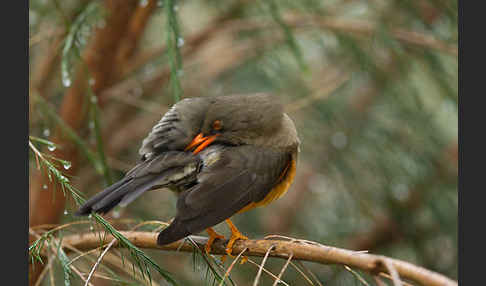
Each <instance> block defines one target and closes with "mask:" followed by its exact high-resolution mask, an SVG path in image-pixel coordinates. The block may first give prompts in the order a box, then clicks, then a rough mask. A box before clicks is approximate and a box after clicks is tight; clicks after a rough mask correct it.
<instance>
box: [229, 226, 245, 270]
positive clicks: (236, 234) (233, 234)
mask: <svg viewBox="0 0 486 286" xmlns="http://www.w3.org/2000/svg"><path fill="white" fill-rule="evenodd" d="M226 223H227V224H228V226H229V227H230V229H231V237H230V240H229V241H228V244H227V245H226V253H227V254H228V255H229V256H231V257H233V258H234V257H235V256H234V255H232V252H233V244H234V243H235V241H237V240H238V239H243V240H246V239H248V237H247V236H245V235H243V234H242V233H241V232H240V231H239V230H238V229H237V228H236V226H235V225H234V224H233V223H232V222H231V220H229V219H227V220H226ZM247 260H248V258H247V257H245V256H243V257H242V258H241V262H240V264H243V263H245V262H246V261H247Z"/></svg>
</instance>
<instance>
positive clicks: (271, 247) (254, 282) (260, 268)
mask: <svg viewBox="0 0 486 286" xmlns="http://www.w3.org/2000/svg"><path fill="white" fill-rule="evenodd" d="M273 248H274V246H273V245H270V247H269V248H268V250H267V252H265V256H264V257H263V260H262V263H260V267H259V268H258V273H257V275H256V277H255V281H253V286H257V285H258V281H260V276H262V269H263V265H265V262H267V258H268V255H269V254H270V251H272V249H273Z"/></svg>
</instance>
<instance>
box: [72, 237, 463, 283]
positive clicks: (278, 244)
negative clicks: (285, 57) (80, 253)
mask: <svg viewBox="0 0 486 286" xmlns="http://www.w3.org/2000/svg"><path fill="white" fill-rule="evenodd" d="M120 233H121V234H122V235H124V236H125V237H126V238H127V239H128V240H130V242H131V243H133V244H134V245H135V246H137V247H140V248H149V249H160V250H168V251H177V250H179V251H185V252H192V251H194V250H193V246H192V244H190V243H188V242H184V241H183V240H180V241H177V242H174V243H171V244H168V245H163V246H161V245H158V244H157V235H158V234H157V233H155V232H138V231H121V232H120ZM100 238H102V239H103V242H102V243H103V244H107V243H109V242H111V241H112V240H113V236H111V235H104V233H97V232H89V233H81V234H75V235H69V236H64V237H63V240H62V243H63V244H66V245H71V246H73V247H75V248H77V249H79V250H90V249H92V248H96V247H99V246H100V243H101V242H100ZM193 240H194V241H195V242H196V243H197V244H198V245H199V246H200V247H201V248H202V247H204V245H205V243H206V242H207V238H206V237H201V236H193ZM225 243H227V241H221V240H216V241H215V243H214V244H213V245H212V249H211V254H215V255H224V254H226V251H225V248H226V246H225ZM118 246H119V244H118V242H117V243H115V244H114V245H113V247H118ZM271 247H273V250H271V251H270V252H269V256H270V257H276V258H283V259H288V257H289V255H291V254H292V255H293V258H292V259H293V260H303V261H310V262H316V263H321V264H341V265H347V266H349V267H355V268H358V269H361V270H363V271H366V272H369V273H370V274H372V275H378V274H380V273H389V270H388V268H390V267H393V269H395V270H396V273H395V274H398V275H400V277H401V278H403V279H409V280H412V281H415V282H417V283H420V284H422V285H426V286H439V285H441V286H444V285H446V286H448V285H450V286H453V285H457V282H456V281H454V280H451V279H449V278H447V277H445V276H443V275H441V274H439V273H436V272H433V271H430V270H427V269H425V268H422V267H419V266H416V265H414V264H411V263H408V262H405V261H401V260H397V259H393V258H388V257H385V256H382V255H373V254H369V253H364V252H359V251H351V250H347V249H342V248H337V247H332V246H325V245H322V244H318V243H313V242H309V241H299V240H267V239H260V240H253V239H249V240H237V241H236V242H235V244H234V247H233V255H236V254H239V253H241V252H242V251H244V250H245V249H246V248H247V251H246V252H245V253H244V254H245V255H246V256H260V257H262V256H265V254H266V253H267V252H268V249H270V248H271ZM387 265H388V267H387ZM393 272H394V271H393ZM389 274H391V275H392V276H393V275H395V274H393V273H389Z"/></svg>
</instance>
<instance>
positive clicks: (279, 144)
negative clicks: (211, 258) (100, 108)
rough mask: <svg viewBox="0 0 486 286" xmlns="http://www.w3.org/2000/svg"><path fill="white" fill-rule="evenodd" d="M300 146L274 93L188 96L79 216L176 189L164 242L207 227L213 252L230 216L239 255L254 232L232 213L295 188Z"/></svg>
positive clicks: (229, 248) (161, 241) (229, 245)
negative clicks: (241, 226)
mask: <svg viewBox="0 0 486 286" xmlns="http://www.w3.org/2000/svg"><path fill="white" fill-rule="evenodd" d="M299 146H300V140H299V138H298V135H297V130H296V128H295V124H294V122H293V121H292V119H291V118H290V117H289V116H288V115H287V114H286V113H285V112H284V106H283V104H282V103H281V102H280V101H279V98H278V97H277V96H276V95H274V94H271V93H252V94H232V95H220V96H203V97H191V98H185V99H183V100H180V101H179V102H177V103H175V104H174V105H173V106H172V107H171V108H170V109H169V110H168V111H167V112H166V113H165V114H164V115H163V116H162V118H161V119H160V121H159V122H158V123H156V124H155V125H154V126H153V128H152V130H151V131H150V132H149V134H148V136H147V137H146V138H145V139H143V141H142V145H141V147H140V149H139V155H140V160H139V162H138V163H137V164H136V165H135V166H134V167H133V168H132V169H130V170H129V171H128V172H127V173H126V174H125V176H124V177H123V178H122V179H120V180H119V181H117V182H116V183H114V184H112V185H111V186H109V187H107V188H106V189H104V190H102V191H101V192H99V193H98V194H96V195H94V196H93V197H91V198H90V199H89V200H87V201H86V202H85V203H84V204H83V205H82V206H81V207H80V208H79V209H78V210H77V211H76V213H75V215H77V216H84V215H89V214H91V213H92V212H95V213H100V214H104V213H107V212H109V211H110V210H111V209H113V208H114V207H115V206H117V205H120V206H122V207H125V206H126V205H128V204H129V203H131V202H132V201H134V200H135V199H136V198H138V197H139V196H141V195H142V194H144V193H145V192H147V191H151V190H159V189H170V190H172V191H173V192H175V194H176V195H177V202H176V214H175V217H174V218H173V220H172V221H171V223H170V224H169V226H168V227H166V228H165V229H163V230H162V231H161V232H160V233H159V234H158V236H157V244H159V245H166V244H169V243H172V242H175V241H178V240H180V239H182V238H185V237H187V236H189V235H191V234H197V233H200V232H202V231H204V230H206V232H207V233H208V235H209V239H208V241H207V243H206V245H205V251H206V253H209V252H210V250H211V245H212V244H213V242H214V241H215V240H216V239H224V236H223V235H220V234H218V233H217V232H216V231H215V230H214V229H213V227H214V226H215V225H217V224H219V223H221V222H223V221H225V222H226V223H227V224H228V226H229V228H230V230H231V236H230V238H229V240H228V243H227V244H226V253H227V254H229V255H232V249H233V245H234V243H235V241H236V240H238V239H243V240H244V239H248V237H246V236H245V235H244V234H242V233H241V232H240V231H239V230H238V229H237V228H236V226H235V225H234V224H233V222H232V221H231V219H230V218H231V217H232V216H234V215H236V214H240V213H244V212H246V211H249V210H251V209H254V208H256V207H261V206H265V205H267V204H269V203H270V202H272V201H274V200H276V199H278V198H279V197H281V196H282V195H283V194H285V193H286V192H287V190H288V189H289V187H290V185H291V184H292V182H293V180H294V177H295V173H296V168H297V158H298V153H299Z"/></svg>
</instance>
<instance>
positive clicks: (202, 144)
mask: <svg viewBox="0 0 486 286" xmlns="http://www.w3.org/2000/svg"><path fill="white" fill-rule="evenodd" d="M218 135H219V134H215V135H211V136H206V137H204V135H203V134H202V133H199V134H198V135H197V136H196V137H194V139H192V141H191V143H189V145H187V147H186V149H184V151H189V150H191V149H192V148H194V147H196V146H197V148H196V149H195V150H194V151H192V153H193V154H197V153H199V152H201V151H202V150H203V149H204V148H206V147H208V146H209V144H211V143H213V141H214V140H216V137H218Z"/></svg>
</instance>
